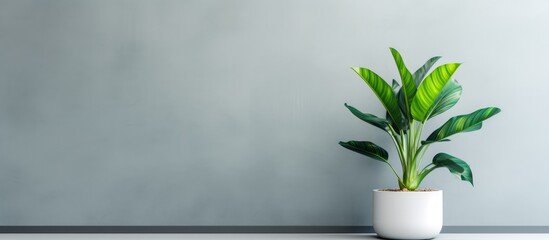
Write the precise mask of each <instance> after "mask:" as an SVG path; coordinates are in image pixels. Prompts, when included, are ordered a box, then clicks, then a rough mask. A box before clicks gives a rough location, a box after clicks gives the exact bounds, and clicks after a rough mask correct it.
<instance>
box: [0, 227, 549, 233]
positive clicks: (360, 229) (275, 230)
mask: <svg viewBox="0 0 549 240" xmlns="http://www.w3.org/2000/svg"><path fill="white" fill-rule="evenodd" d="M373 232H374V229H373V227H372V226H0V233H214V234H221V233H252V234H253V233H279V234H284V233H373ZM442 232H443V233H549V226H445V227H443V228H442Z"/></svg>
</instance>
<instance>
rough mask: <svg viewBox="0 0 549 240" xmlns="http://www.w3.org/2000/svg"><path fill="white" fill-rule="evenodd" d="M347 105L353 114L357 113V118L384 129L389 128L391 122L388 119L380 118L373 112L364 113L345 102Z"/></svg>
mask: <svg viewBox="0 0 549 240" xmlns="http://www.w3.org/2000/svg"><path fill="white" fill-rule="evenodd" d="M345 107H347V108H348V109H349V111H351V113H352V114H353V115H355V116H356V117H357V118H359V119H361V120H362V121H364V122H367V123H369V124H372V125H374V126H376V127H378V128H380V129H383V130H384V131H388V130H389V122H388V121H387V120H385V119H383V118H379V117H377V116H375V115H373V114H369V113H363V112H361V111H359V110H358V109H356V108H354V107H353V106H351V105H348V104H347V103H345Z"/></svg>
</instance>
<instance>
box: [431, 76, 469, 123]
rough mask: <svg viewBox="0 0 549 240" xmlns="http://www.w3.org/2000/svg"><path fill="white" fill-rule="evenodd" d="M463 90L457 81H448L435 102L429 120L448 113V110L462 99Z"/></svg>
mask: <svg viewBox="0 0 549 240" xmlns="http://www.w3.org/2000/svg"><path fill="white" fill-rule="evenodd" d="M461 90H462V88H461V86H460V85H459V83H458V82H457V81H456V80H451V81H448V83H446V86H444V88H443V89H442V92H441V93H440V95H438V97H437V99H436V100H435V103H434V105H433V108H432V111H431V113H430V114H429V119H430V118H433V117H434V116H436V115H439V114H441V113H443V112H446V110H448V109H450V108H452V107H453V106H454V105H456V103H457V102H458V101H459V98H460V97H461Z"/></svg>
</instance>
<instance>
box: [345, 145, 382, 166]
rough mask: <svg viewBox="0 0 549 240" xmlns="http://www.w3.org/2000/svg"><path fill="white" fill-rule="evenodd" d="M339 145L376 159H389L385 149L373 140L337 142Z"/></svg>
mask: <svg viewBox="0 0 549 240" xmlns="http://www.w3.org/2000/svg"><path fill="white" fill-rule="evenodd" d="M339 145H341V146H343V147H344V148H347V149H349V150H351V151H355V152H357V153H360V154H363V155H366V156H368V157H371V158H373V159H375V160H378V161H382V162H387V161H388V159H389V154H388V153H387V151H385V149H383V148H381V147H380V146H378V145H376V144H375V143H373V142H368V141H349V142H339Z"/></svg>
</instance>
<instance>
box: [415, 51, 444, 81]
mask: <svg viewBox="0 0 549 240" xmlns="http://www.w3.org/2000/svg"><path fill="white" fill-rule="evenodd" d="M438 59H440V56H436V57H432V58H431V59H429V60H427V62H426V63H425V64H423V66H421V67H420V68H419V69H418V70H416V71H415V72H414V74H413V75H412V76H413V77H414V80H415V82H416V86H419V84H420V83H421V81H422V80H423V78H424V77H425V75H427V72H429V69H431V67H432V66H433V65H434V64H435V63H436V62H437V61H438Z"/></svg>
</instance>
